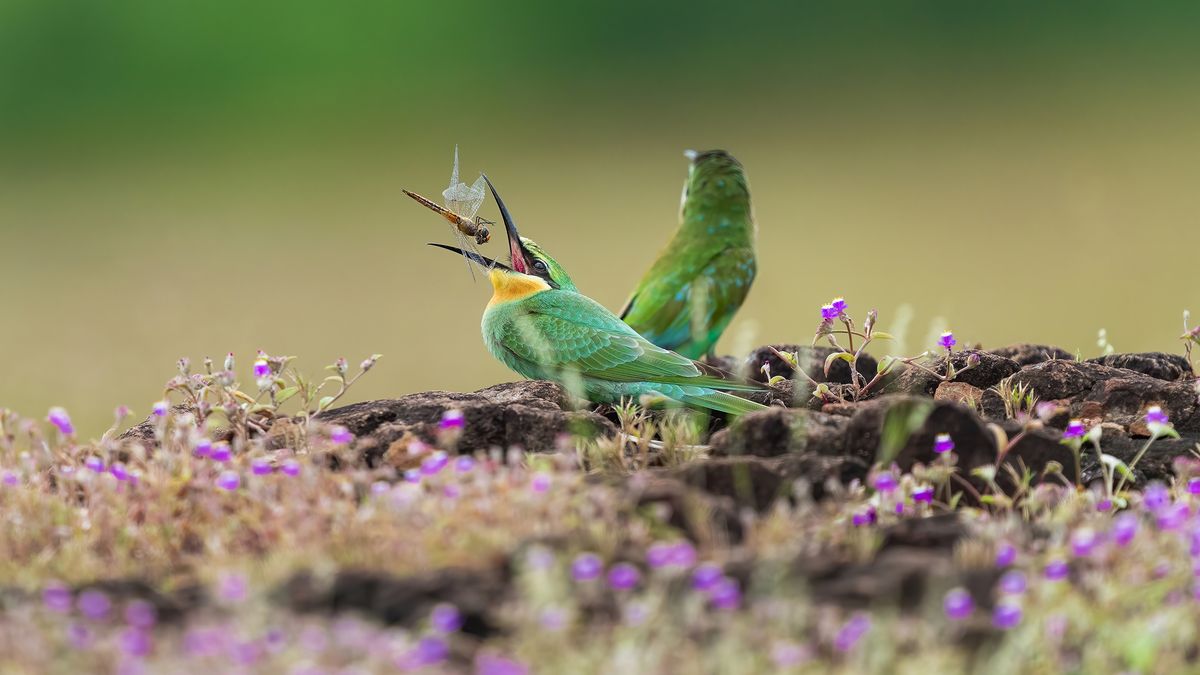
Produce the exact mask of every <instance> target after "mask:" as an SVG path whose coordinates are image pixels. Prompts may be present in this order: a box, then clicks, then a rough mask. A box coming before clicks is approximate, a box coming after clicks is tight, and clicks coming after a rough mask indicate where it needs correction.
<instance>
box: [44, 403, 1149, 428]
mask: <svg viewBox="0 0 1200 675" xmlns="http://www.w3.org/2000/svg"><path fill="white" fill-rule="evenodd" d="M1170 423H1171V418H1170V417H1169V416H1168V415H1167V413H1165V412H1163V409H1162V407H1161V406H1157V405H1152V406H1150V407H1149V408H1147V409H1146V424H1147V425H1151V424H1158V425H1161V426H1166V425H1168V424H1170ZM63 433H66V432H63Z"/></svg>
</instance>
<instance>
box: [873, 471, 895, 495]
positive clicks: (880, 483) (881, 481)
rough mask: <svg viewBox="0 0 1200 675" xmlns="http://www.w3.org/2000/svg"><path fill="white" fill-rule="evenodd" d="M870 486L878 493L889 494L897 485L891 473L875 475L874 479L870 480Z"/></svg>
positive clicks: (885, 472)
mask: <svg viewBox="0 0 1200 675" xmlns="http://www.w3.org/2000/svg"><path fill="white" fill-rule="evenodd" d="M871 484H872V485H873V486H874V487H875V489H876V490H878V491H880V492H891V491H893V490H895V489H896V486H897V485H898V483H897V482H896V476H895V475H894V474H893V473H892V472H891V471H884V472H882V473H877V474H875V478H873V479H872V481H871Z"/></svg>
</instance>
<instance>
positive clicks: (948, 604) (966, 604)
mask: <svg viewBox="0 0 1200 675" xmlns="http://www.w3.org/2000/svg"><path fill="white" fill-rule="evenodd" d="M942 609H943V610H944V611H945V612H946V618H948V619H950V620H951V621H962V620H963V619H965V618H967V617H969V616H971V613H972V612H974V611H975V601H974V600H973V599H971V594H970V593H968V592H967V590H966V589H965V588H952V589H950V591H949V592H947V593H946V597H945V599H944V600H942Z"/></svg>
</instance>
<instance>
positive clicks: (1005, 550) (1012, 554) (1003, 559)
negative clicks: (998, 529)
mask: <svg viewBox="0 0 1200 675" xmlns="http://www.w3.org/2000/svg"><path fill="white" fill-rule="evenodd" d="M1016 560H1017V549H1016V547H1015V546H1013V545H1012V544H1010V543H1008V542H1007V541H1002V542H1000V545H999V546H997V547H996V567H1008V566H1009V565H1011V564H1013V563H1014V562H1016Z"/></svg>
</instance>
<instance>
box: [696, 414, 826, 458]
mask: <svg viewBox="0 0 1200 675" xmlns="http://www.w3.org/2000/svg"><path fill="white" fill-rule="evenodd" d="M848 424H849V419H847V418H845V417H836V416H834V415H826V414H824V413H820V412H810V411H807V410H794V409H786V408H771V409H768V410H763V411H759V412H754V413H750V414H749V415H745V416H743V417H741V418H740V419H738V420H737V421H736V422H734V424H733V426H731V427H730V428H728V429H725V430H722V431H719V432H717V433H716V434H714V435H713V437H712V439H711V441H710V444H711V446H712V454H713V455H716V456H729V455H756V456H758V457H776V456H779V455H784V454H788V453H800V452H812V453H816V454H819V455H826V456H838V455H841V454H842V441H843V434H844V432H845V429H846V426H847V425H848Z"/></svg>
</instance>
